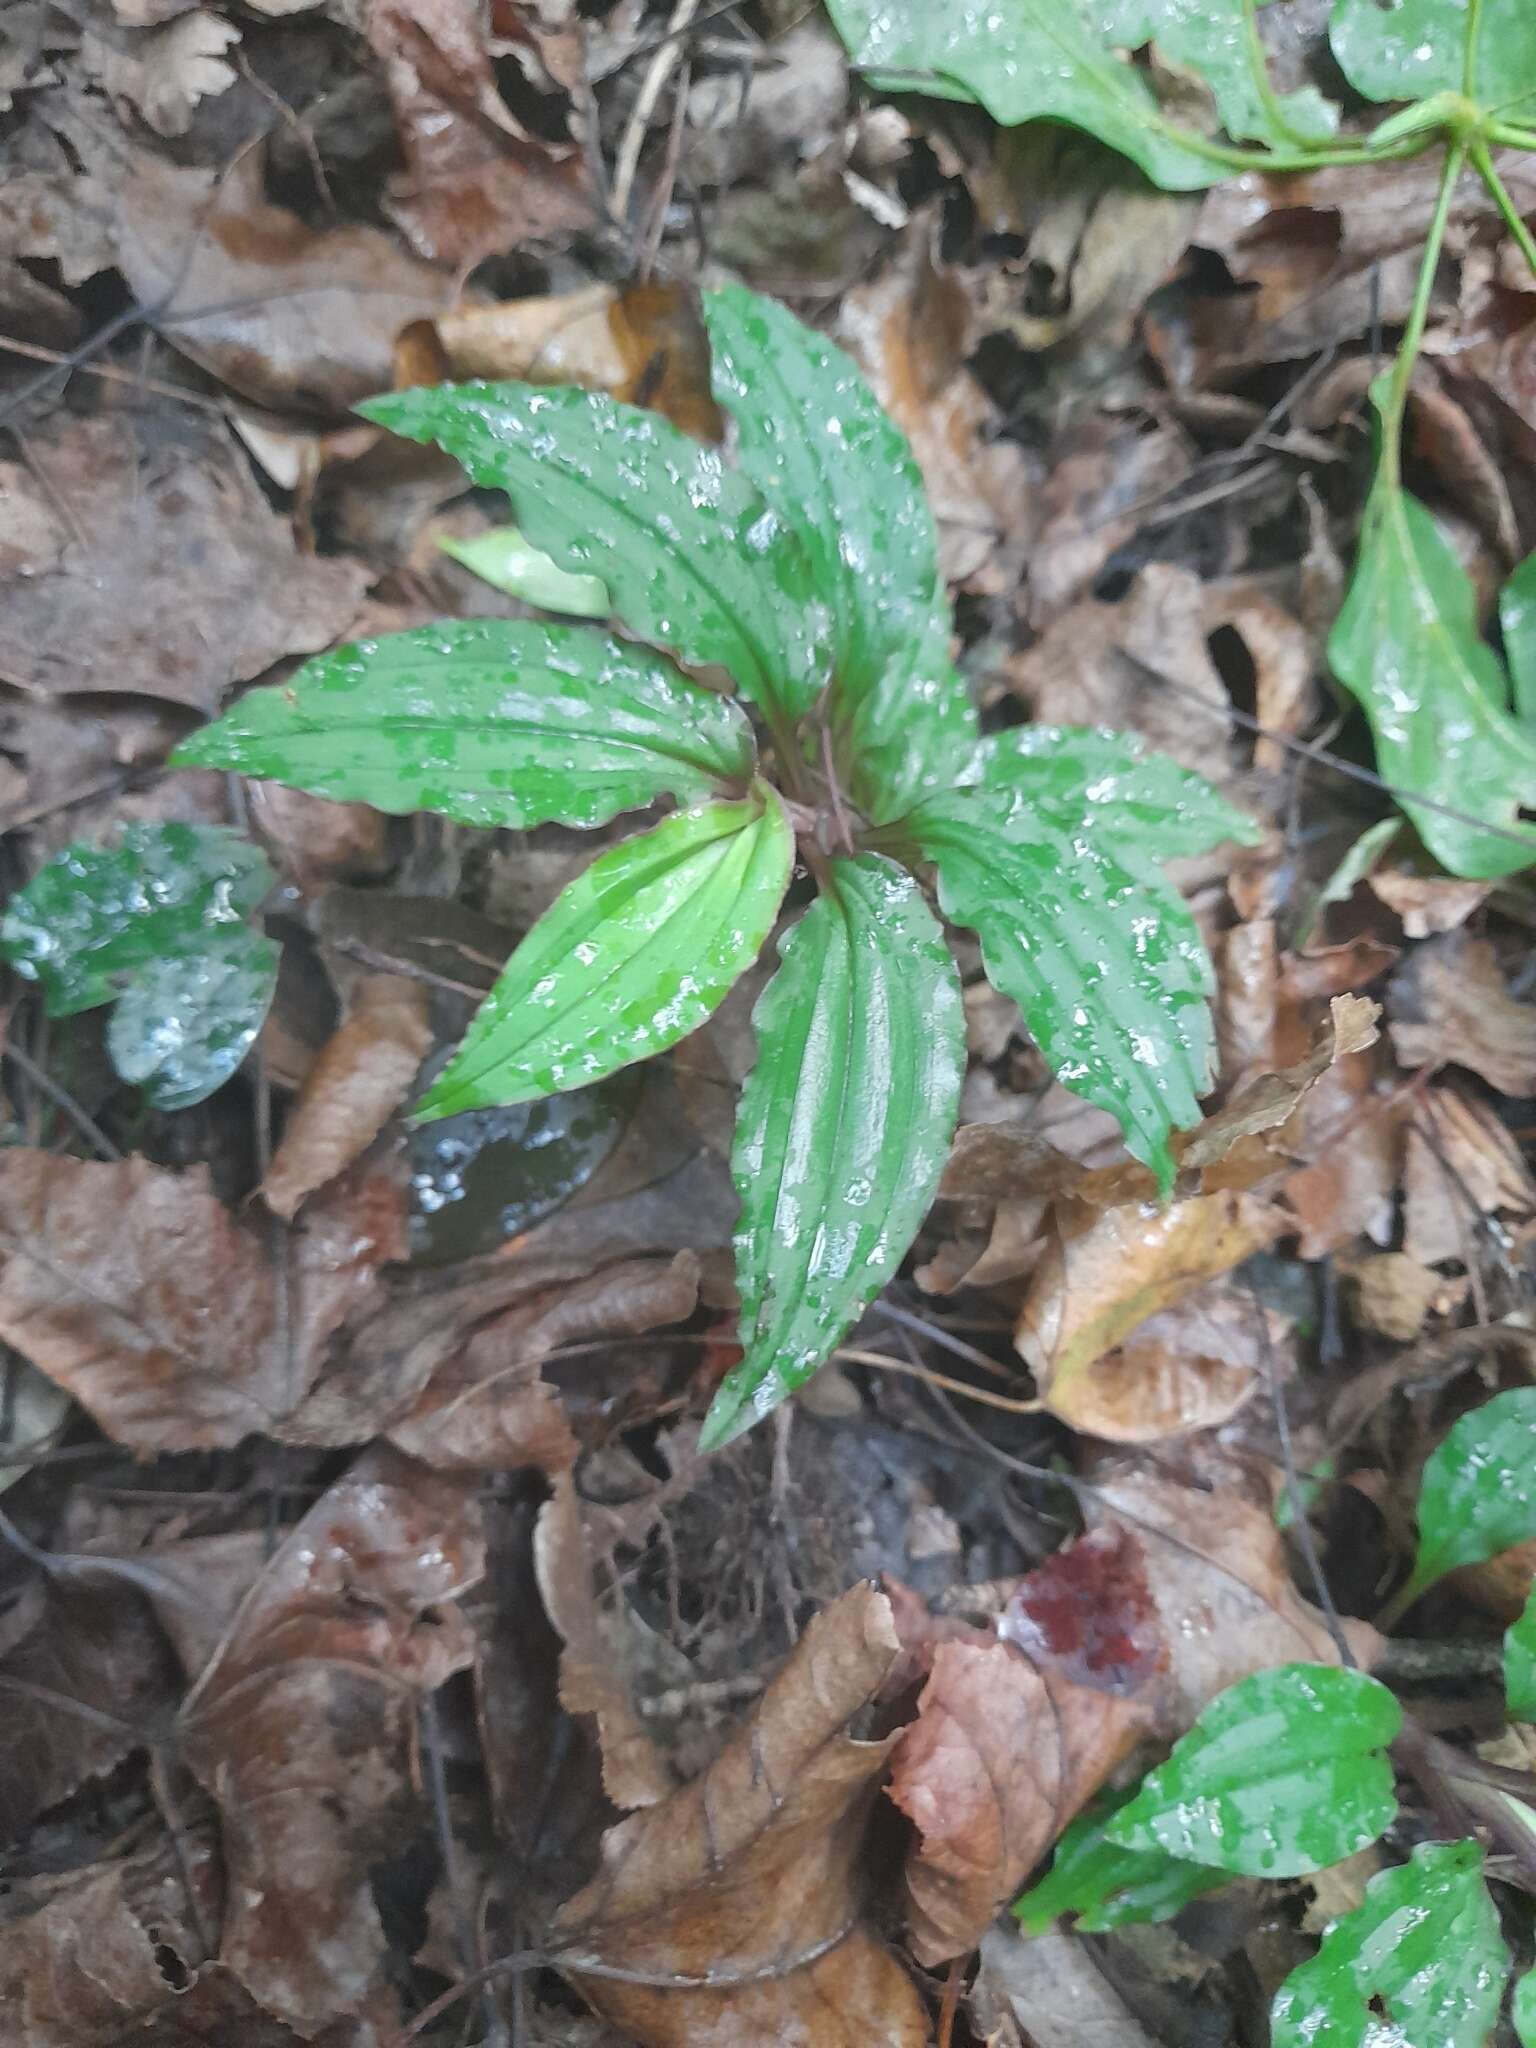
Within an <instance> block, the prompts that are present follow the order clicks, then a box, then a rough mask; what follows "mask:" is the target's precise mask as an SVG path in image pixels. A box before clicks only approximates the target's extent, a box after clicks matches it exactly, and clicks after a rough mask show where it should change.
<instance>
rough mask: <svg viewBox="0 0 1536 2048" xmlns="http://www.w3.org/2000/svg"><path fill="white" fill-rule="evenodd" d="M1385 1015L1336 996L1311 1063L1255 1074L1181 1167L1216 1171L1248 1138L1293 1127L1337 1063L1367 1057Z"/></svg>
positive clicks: (1185, 1152)
mask: <svg viewBox="0 0 1536 2048" xmlns="http://www.w3.org/2000/svg"><path fill="white" fill-rule="evenodd" d="M1240 929H1246V927H1240ZM1380 1015H1381V1009H1380V1006H1379V1004H1376V1003H1373V1002H1370V1001H1368V1000H1367V999H1366V998H1365V997H1364V996H1352V995H1343V996H1335V997H1334V998H1333V1000H1332V1002H1331V1003H1330V1004H1329V1007H1328V1022H1327V1023H1326V1024H1325V1025H1324V1027H1323V1029H1322V1032H1321V1033H1320V1035H1319V1037H1318V1039H1317V1042H1316V1044H1315V1045H1314V1046H1313V1048H1312V1050H1311V1051H1310V1052H1309V1053H1308V1054H1307V1056H1306V1058H1305V1059H1303V1060H1298V1061H1297V1063H1296V1064H1295V1065H1294V1066H1290V1067H1286V1068H1284V1069H1282V1071H1281V1072H1279V1073H1278V1074H1259V1075H1256V1076H1255V1077H1254V1079H1253V1080H1251V1081H1250V1082H1249V1083H1248V1084H1247V1086H1246V1087H1243V1088H1240V1089H1239V1090H1238V1091H1237V1093H1236V1094H1235V1095H1234V1096H1233V1097H1232V1099H1231V1101H1230V1102H1228V1103H1227V1104H1226V1105H1225V1106H1224V1107H1223V1108H1222V1109H1220V1110H1218V1111H1217V1113H1216V1114H1215V1116H1212V1117H1207V1118H1206V1120H1205V1122H1204V1123H1202V1124H1199V1125H1197V1126H1196V1128H1195V1129H1194V1130H1193V1131H1192V1132H1191V1133H1190V1134H1189V1137H1188V1139H1187V1140H1186V1142H1185V1143H1184V1145H1183V1148H1182V1150H1181V1151H1180V1153H1179V1165H1180V1167H1181V1168H1200V1167H1207V1166H1213V1165H1215V1164H1216V1163H1217V1162H1218V1161H1220V1160H1223V1159H1225V1158H1226V1157H1227V1155H1228V1154H1229V1153H1230V1152H1231V1151H1232V1150H1233V1148H1234V1146H1236V1145H1238V1144H1240V1143H1241V1142H1242V1140H1243V1139H1245V1138H1253V1137H1257V1136H1259V1135H1260V1134H1261V1133H1262V1132H1264V1131H1272V1130H1276V1129H1278V1128H1279V1126H1280V1125H1282V1124H1285V1123H1288V1122H1289V1121H1290V1119H1291V1117H1292V1116H1293V1115H1294V1114H1295V1112H1296V1110H1297V1108H1298V1107H1299V1106H1300V1104H1301V1102H1302V1101H1303V1099H1304V1098H1305V1097H1306V1096H1307V1095H1309V1094H1310V1093H1311V1091H1312V1089H1313V1088H1314V1087H1315V1086H1316V1085H1317V1083H1318V1082H1319V1081H1320V1080H1321V1079H1322V1077H1323V1075H1324V1074H1326V1073H1327V1071H1328V1069H1329V1068H1330V1067H1331V1066H1333V1065H1334V1063H1335V1062H1336V1061H1338V1060H1344V1059H1349V1058H1351V1057H1352V1056H1353V1055H1354V1054H1356V1053H1362V1052H1365V1051H1367V1050H1368V1049H1369V1048H1370V1047H1371V1046H1373V1045H1374V1044H1375V1043H1376V1041H1377V1038H1378V1036H1379V1035H1380V1034H1379V1033H1378V1031H1377V1028H1376V1025H1377V1019H1378V1018H1379V1017H1380Z"/></svg>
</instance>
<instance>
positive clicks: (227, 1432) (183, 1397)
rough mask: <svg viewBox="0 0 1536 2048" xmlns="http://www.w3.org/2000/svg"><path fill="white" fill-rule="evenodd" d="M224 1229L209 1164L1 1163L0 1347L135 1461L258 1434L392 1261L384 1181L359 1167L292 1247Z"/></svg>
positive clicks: (391, 1221)
mask: <svg viewBox="0 0 1536 2048" xmlns="http://www.w3.org/2000/svg"><path fill="white" fill-rule="evenodd" d="M273 1254H274V1247H273V1243H272V1240H271V1238H270V1237H269V1236H267V1235H266V1234H265V1233H263V1232H261V1231H260V1230H257V1229H254V1228H251V1227H249V1226H247V1225H246V1224H244V1223H242V1222H240V1221H238V1220H237V1219H236V1218H235V1217H234V1216H232V1215H231V1214H230V1212H229V1210H227V1209H226V1208H225V1207H224V1204H223V1203H222V1202H220V1201H219V1199H218V1198H217V1196H216V1195H215V1194H214V1193H213V1191H212V1188H211V1187H210V1185H209V1180H208V1173H207V1170H206V1168H202V1167H198V1168H194V1169H193V1170H192V1171H191V1172H189V1173H184V1174H176V1173H167V1172H164V1171H162V1170H161V1169H160V1168H159V1167H155V1166H151V1165H150V1164H149V1163H148V1161H147V1160H144V1159H138V1158H135V1159H124V1160H118V1161H113V1162H111V1163H98V1162H96V1161H89V1160H80V1159H70V1158H65V1157H62V1156H59V1157H56V1156H54V1155H52V1154H50V1153H46V1152H34V1151H30V1150H26V1149H22V1148H18V1149H16V1150H14V1151H11V1152H6V1153H4V1154H3V1155H0V1337H3V1338H4V1339H5V1341H6V1342H7V1343H9V1344H12V1345H14V1346H15V1348H16V1349H17V1350H18V1351H19V1352H21V1353H22V1355H23V1356H24V1357H25V1358H27V1359H28V1360H30V1362H31V1363H32V1364H33V1365H34V1366H36V1368H37V1369H38V1371H39V1372H42V1373H45V1374H46V1375H47V1376H48V1378H50V1379H51V1380H54V1381H55V1382H57V1384H58V1385H60V1386H62V1387H66V1388H67V1389H68V1390H69V1392H70V1393H71V1394H73V1395H74V1397H75V1399H76V1400H77V1401H78V1402H79V1403H80V1405H81V1406H82V1407H83V1408H85V1409H87V1410H88V1411H89V1412H90V1414H91V1415H92V1416H93V1417H94V1418H95V1420H96V1421H97V1422H98V1423H99V1424H100V1425H101V1427H102V1429H104V1430H105V1431H106V1433H107V1434H108V1436H110V1437H113V1438H115V1439H116V1441H117V1442H119V1443H123V1444H127V1445H129V1446H130V1447H131V1448H132V1449H134V1450H136V1451H141V1452H144V1453H146V1454H150V1453H159V1452H162V1451H186V1450H207V1449H211V1448H214V1447H218V1446H227V1445H231V1444H236V1443H239V1442H240V1440H241V1438H242V1437H246V1436H249V1435H251V1434H252V1432H254V1431H268V1432H270V1431H271V1430H272V1429H273V1428H274V1427H275V1425H276V1424H277V1423H278V1422H279V1421H280V1420H281V1418H282V1417H283V1416H285V1415H286V1414H287V1413H288V1412H289V1410H290V1409H291V1408H292V1407H293V1406H294V1403H295V1402H296V1401H297V1400H298V1399H300V1398H301V1396H302V1395H303V1394H304V1392H305V1391H306V1389H307V1388H308V1386H309V1384H310V1383H311V1381H312V1380H313V1378H314V1376H315V1373H316V1372H317V1370H318V1369H319V1362H320V1357H321V1353H322V1350H323V1348H324V1345H325V1344H326V1342H327V1340H328V1339H329V1338H330V1336H331V1335H332V1333H333V1332H334V1331H335V1329H336V1328H337V1326H338V1325H339V1324H340V1323H341V1321H342V1320H343V1318H344V1317H345V1316H346V1315H347V1313H348V1312H349V1311H350V1310H353V1309H356V1308H359V1307H360V1306H361V1305H362V1304H363V1303H365V1302H366V1301H367V1300H368V1298H369V1296H370V1295H372V1294H373V1292H374V1291H375V1289H376V1288H377V1286H378V1269H379V1266H380V1265H381V1263H383V1262H384V1261H385V1260H389V1259H399V1258H403V1257H404V1256H405V1217H404V1194H403V1188H402V1186H401V1184H400V1179H399V1176H398V1174H394V1173H390V1172H387V1171H385V1170H384V1169H382V1168H381V1169H379V1170H376V1171H371V1172H364V1171H363V1170H361V1169H359V1170H358V1171H357V1172H355V1173H354V1174H352V1175H349V1176H348V1177H347V1179H346V1180H344V1181H339V1182H337V1183H336V1184H335V1185H334V1186H333V1188H332V1189H331V1190H330V1192H329V1193H328V1195H327V1197H326V1199H325V1200H324V1201H323V1202H317V1203H316V1204H315V1205H314V1207H313V1208H312V1209H311V1211H310V1213H309V1215H308V1217H307V1218H306V1220H305V1223H304V1225H303V1227H302V1228H301V1229H300V1230H298V1231H297V1232H295V1233H294V1236H293V1237H292V1239H291V1240H290V1242H289V1249H288V1257H287V1272H286V1274H284V1273H283V1272H281V1271H280V1270H279V1266H278V1263H277V1261H276V1259H275V1258H274V1255H273Z"/></svg>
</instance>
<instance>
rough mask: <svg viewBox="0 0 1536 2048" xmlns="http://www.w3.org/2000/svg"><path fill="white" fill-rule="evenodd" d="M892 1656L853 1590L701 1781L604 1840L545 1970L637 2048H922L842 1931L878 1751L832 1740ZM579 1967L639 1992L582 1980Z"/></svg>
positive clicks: (886, 1609)
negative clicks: (550, 1967) (587, 1962)
mask: <svg viewBox="0 0 1536 2048" xmlns="http://www.w3.org/2000/svg"><path fill="white" fill-rule="evenodd" d="M899 1647H900V1646H899V1644H898V1642H897V1638H896V1633H895V1629H894V1627H893V1625H892V1620H891V1610H890V1605H889V1602H888V1601H887V1600H886V1599H885V1598H884V1596H883V1595H882V1594H880V1593H879V1592H877V1591H876V1589H875V1588H874V1587H873V1586H870V1585H867V1584H865V1585H859V1586H855V1587H854V1588H853V1589H852V1590H851V1591H850V1592H848V1593H845V1594H844V1595H843V1596H842V1598H841V1599H840V1600H837V1601H835V1602H834V1603H833V1604H832V1606H830V1607H829V1608H827V1609H825V1610H824V1611H823V1612H822V1613H821V1614H819V1615H817V1617H816V1618H815V1620H813V1621H812V1622H811V1623H810V1625H809V1627H808V1628H807V1629H806V1632H805V1634H804V1636H803V1637H802V1638H801V1640H800V1643H799V1645H798V1646H797V1648H796V1650H795V1652H794V1654H793V1656H792V1657H791V1658H790V1660H789V1662H788V1664H787V1665H786V1666H785V1667H784V1669H783V1670H782V1671H781V1672H780V1673H779V1675H778V1676H777V1677H776V1678H775V1679H774V1681H773V1682H772V1684H771V1685H770V1686H769V1687H768V1689H767V1691H766V1692H765V1693H764V1694H763V1697H762V1699H761V1700H760V1701H759V1703H758V1706H757V1709H756V1711H755V1712H754V1713H753V1715H752V1716H751V1718H750V1720H749V1721H747V1723H746V1724H745V1725H744V1726H743V1727H742V1728H741V1729H739V1730H738V1731H737V1733H736V1734H735V1735H734V1736H733V1737H732V1738H731V1739H730V1741H729V1742H728V1743H727V1744H726V1747H725V1749H724V1750H723V1751H722V1752H721V1754H720V1756H719V1758H718V1759H717V1760H716V1762H715V1763H714V1764H713V1765H712V1766H711V1767H710V1769H709V1770H707V1771H706V1772H705V1773H704V1774H703V1775H702V1776H701V1777H699V1778H697V1779H695V1780H694V1782H693V1783H692V1784H689V1785H685V1786H684V1787H683V1788H682V1789H681V1790H680V1791H677V1792H674V1793H672V1794H671V1795H670V1797H668V1798H666V1799H664V1800H662V1801H661V1803H660V1804H659V1805H657V1806H653V1807H650V1808H648V1809H647V1810H646V1811H644V1812H641V1813H636V1814H632V1815H631V1816H630V1817H629V1818H628V1819H627V1820H624V1821H621V1822H620V1823H619V1825H618V1826H617V1827H615V1828H612V1829H610V1831H609V1833H608V1834H607V1835H606V1836H605V1838H604V1841H603V1855H602V1868H601V1870H600V1871H599V1873H598V1875H597V1876H596V1877H595V1878H594V1879H593V1881H592V1882H591V1884H589V1885H588V1886H587V1887H586V1888H585V1889H584V1890H583V1891H581V1892H580V1893H578V1894H577V1896H576V1897H575V1898H574V1899H572V1900H571V1901H570V1902H569V1903H568V1904H567V1905H566V1906H565V1907H563V1908H562V1910H561V1912H560V1914H559V1915H558V1916H557V1919H556V1923H555V1937H556V1943H557V1946H558V1947H560V1948H561V1949H563V1951H564V1953H563V1954H562V1956H561V1959H560V1967H561V1969H562V1970H563V1971H564V1972H565V1973H566V1974H567V1975H568V1976H569V1977H570V1978H571V1979H572V1981H573V1982H574V1983H575V1984H576V1985H577V1986H578V1987H579V1989H580V1990H581V1992H582V1994H583V1996H584V1997H585V1998H586V1999H587V2000H588V2001H589V2002H590V2003H591V2004H592V2006H593V2007H594V2008H595V2009H596V2010H597V2011H598V2012H599V2013H600V2014H601V2015H603V2017H605V2018H607V2019H610V2020H612V2021H613V2023H614V2024H615V2025H617V2026H620V2027H623V2028H624V2029H626V2030H627V2031H628V2032H629V2033H631V2034H633V2035H634V2036H635V2038H636V2040H637V2041H639V2042H641V2043H642V2044H643V2048H740V2044H742V2043H744V2042H748V2041H763V2042H768V2041H774V2042H794V2043H796V2044H799V2048H923V2044H924V2043H925V2042H926V2041H927V2039H928V2029H927V2024H926V2021H925V2019H924V2015H923V2009H922V2006H921V2004H920V2003H919V2001H918V1998H917V1994H916V1991H915V1990H914V1988H913V1986H912V1984H911V1982H910V1980H909V1979H908V1978H907V1976H906V1973H905V1972H904V1971H903V1970H902V1968H901V1966H900V1964H899V1963H897V1962H896V1960H895V1958H894V1957H893V1956H891V1955H890V1954H889V1953H888V1952H887V1950H886V1949H885V1948H884V1947H883V1946H882V1944H881V1943H880V1942H879V1941H878V1940H877V1939H876V1938H875V1936H874V1935H873V1934H872V1933H871V1932H870V1931H869V1929H868V1928H866V1927H865V1926H863V1925H862V1924H861V1923H860V1920H859V1905H860V1900H859V1861H860V1849H861V1846H862V1840H863V1834H864V1821H865V1819H866V1817H867V1814H868V1810H869V1803H870V1801H871V1800H872V1798H873V1797H874V1794H875V1789H876V1786H877V1785H878V1783H879V1780H880V1778H881V1776H882V1775H883V1773H884V1770H885V1765H886V1759H887V1756H888V1754H889V1749H890V1744H889V1743H888V1742H860V1741H857V1740H855V1739H854V1737H853V1736H851V1735H850V1734H849V1733H848V1726H849V1723H850V1721H851V1720H852V1719H853V1717H854V1716H855V1715H856V1714H857V1713H859V1711H860V1710H861V1709H862V1708H864V1707H866V1706H867V1705H868V1704H869V1703H870V1701H871V1700H872V1699H873V1697H874V1695H875V1693H876V1692H877V1690H878V1689H879V1687H880V1684H881V1681H882V1680H883V1679H884V1678H885V1677H886V1675H887V1673H888V1672H889V1671H890V1669H891V1666H892V1664H893V1663H894V1661H895V1659H896V1657H897V1655H898V1652H899ZM583 1958H590V1959H591V1960H592V1961H593V1962H596V1963H599V1964H602V1965H605V1966H607V1967H608V1968H611V1969H613V1970H615V1971H616V1972H630V1973H633V1975H634V1976H636V1977H638V1978H639V1979H641V1980H642V1981H640V1982H633V1981H625V1980H624V1979H622V1978H620V1977H619V1976H617V1975H616V1976H614V1977H612V1978H601V1977H597V1976H593V1975H591V1974H584V1973H583V1971H582V1968H581V1963H582V1960H583ZM690 1980H691V1981H690Z"/></svg>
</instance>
